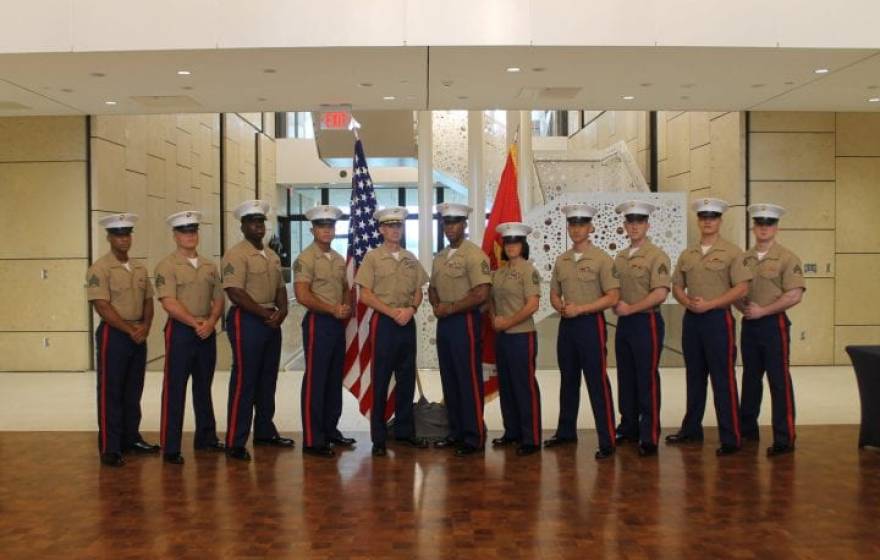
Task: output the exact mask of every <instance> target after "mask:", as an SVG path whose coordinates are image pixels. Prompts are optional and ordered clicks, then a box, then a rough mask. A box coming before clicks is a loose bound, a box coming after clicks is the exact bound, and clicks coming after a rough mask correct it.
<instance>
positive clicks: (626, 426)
mask: <svg viewBox="0 0 880 560" xmlns="http://www.w3.org/2000/svg"><path fill="white" fill-rule="evenodd" d="M665 335H666V325H665V324H664V322H663V317H661V316H660V312H659V311H653V310H652V311H648V312H645V313H636V314H634V315H627V316H626V317H620V318H619V319H618V321H617V334H616V336H615V338H614V350H615V354H616V356H617V403H618V408H619V409H620V424H619V425H618V426H617V435H620V436H625V437H628V438H632V439H635V438H638V440H639V441H640V442H641V443H645V444H649V445H657V442H658V441H659V439H660V369H659V366H660V353H661V352H662V351H663V337H664V336H665Z"/></svg>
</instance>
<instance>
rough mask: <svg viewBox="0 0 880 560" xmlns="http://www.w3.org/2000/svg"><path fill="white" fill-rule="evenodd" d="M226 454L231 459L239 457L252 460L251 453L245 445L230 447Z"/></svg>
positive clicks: (240, 459) (239, 458)
mask: <svg viewBox="0 0 880 560" xmlns="http://www.w3.org/2000/svg"><path fill="white" fill-rule="evenodd" d="M226 456H227V457H229V458H230V459H237V460H239V461H250V460H251V454H250V453H248V450H247V449H245V448H244V447H229V448H227V449H226Z"/></svg>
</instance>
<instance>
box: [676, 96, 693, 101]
mask: <svg viewBox="0 0 880 560" xmlns="http://www.w3.org/2000/svg"><path fill="white" fill-rule="evenodd" d="M690 98H691V96H690V95H682V96H681V97H679V99H681V100H682V101H687V100H688V99H690Z"/></svg>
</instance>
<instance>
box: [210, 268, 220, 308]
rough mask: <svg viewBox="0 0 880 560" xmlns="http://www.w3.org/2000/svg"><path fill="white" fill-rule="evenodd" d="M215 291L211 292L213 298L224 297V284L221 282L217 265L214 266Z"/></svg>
mask: <svg viewBox="0 0 880 560" xmlns="http://www.w3.org/2000/svg"><path fill="white" fill-rule="evenodd" d="M213 272H214V276H213V279H214V291H213V292H212V293H211V299H212V300H217V299H220V298H222V297H223V286H222V283H221V282H220V271H219V270H217V267H216V266H214V271H213Z"/></svg>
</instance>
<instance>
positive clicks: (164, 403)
mask: <svg viewBox="0 0 880 560" xmlns="http://www.w3.org/2000/svg"><path fill="white" fill-rule="evenodd" d="M172 329H174V323H173V322H172V320H171V319H168V322H167V323H166V324H165V375H164V376H163V379H162V423H161V433H162V436H161V437H160V441H159V445H160V446H162V448H163V449H164V448H165V440H166V438H167V437H168V387H169V386H170V385H171V380H170V379H169V376H170V375H171V370H170V368H169V367H168V363H169V362H170V361H171V331H172Z"/></svg>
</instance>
